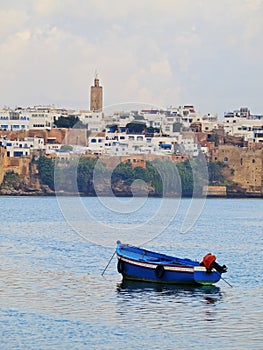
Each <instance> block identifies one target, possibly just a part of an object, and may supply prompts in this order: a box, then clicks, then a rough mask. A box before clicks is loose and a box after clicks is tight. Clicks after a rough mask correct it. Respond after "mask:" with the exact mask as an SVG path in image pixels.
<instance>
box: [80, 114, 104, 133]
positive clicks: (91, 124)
mask: <svg viewBox="0 0 263 350" xmlns="http://www.w3.org/2000/svg"><path fill="white" fill-rule="evenodd" d="M79 119H80V121H81V122H82V123H83V124H84V125H86V127H87V129H88V130H89V131H91V132H92V133H98V132H101V131H103V130H104V129H105V121H104V114H103V113H102V112H92V111H80V114H79Z"/></svg>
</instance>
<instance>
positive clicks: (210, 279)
mask: <svg viewBox="0 0 263 350" xmlns="http://www.w3.org/2000/svg"><path fill="white" fill-rule="evenodd" d="M146 252H147V251H146ZM129 253H130V255H133V257H130V256H129ZM155 254H156V256H151V259H149V260H150V261H147V259H146V258H145V255H144V256H143V257H142V258H141V259H139V258H138V257H136V258H135V254H134V252H129V250H128V249H117V258H118V264H117V270H118V272H119V273H121V274H122V276H123V279H124V280H132V281H143V282H150V283H163V284H187V285H212V284H214V283H216V282H218V281H219V280H220V278H221V274H220V273H219V272H217V271H216V270H212V271H211V272H208V271H207V270H206V268H205V267H203V266H200V265H199V263H197V262H194V261H191V260H189V264H188V265H186V264H182V263H180V264H179V263H172V262H169V263H165V259H164V258H163V260H164V261H163V262H160V261H157V260H158V254H157V253H155ZM160 256H162V257H164V255H160ZM168 258H169V259H170V258H173V257H168ZM175 259H176V258H175ZM154 260H156V262H154ZM160 260H161V259H160ZM187 260H188V259H185V260H184V261H187Z"/></svg>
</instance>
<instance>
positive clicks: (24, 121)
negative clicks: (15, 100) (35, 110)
mask: <svg viewBox="0 0 263 350" xmlns="http://www.w3.org/2000/svg"><path fill="white" fill-rule="evenodd" d="M29 128H30V126H29V116H28V115H27V113H24V111H23V110H22V109H16V110H11V109H2V110H0V130H8V131H12V130H13V131H19V130H28V129H29Z"/></svg>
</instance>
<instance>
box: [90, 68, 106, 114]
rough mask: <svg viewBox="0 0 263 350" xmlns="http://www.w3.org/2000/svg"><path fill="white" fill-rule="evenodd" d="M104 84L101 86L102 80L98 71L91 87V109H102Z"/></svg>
mask: <svg viewBox="0 0 263 350" xmlns="http://www.w3.org/2000/svg"><path fill="white" fill-rule="evenodd" d="M102 94H103V91H102V86H100V80H99V78H98V74H97V73H96V75H95V79H94V86H91V88H90V110H91V111H99V112H101V111H102Z"/></svg>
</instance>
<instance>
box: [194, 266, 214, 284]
mask: <svg viewBox="0 0 263 350" xmlns="http://www.w3.org/2000/svg"><path fill="white" fill-rule="evenodd" d="M220 278H221V273H220V272H218V271H216V270H215V269H212V271H211V272H210V271H207V269H206V268H205V267H204V266H195V267H194V280H195V282H196V283H198V284H201V285H203V286H209V285H211V284H214V283H216V282H218V281H219V280H220Z"/></svg>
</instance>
